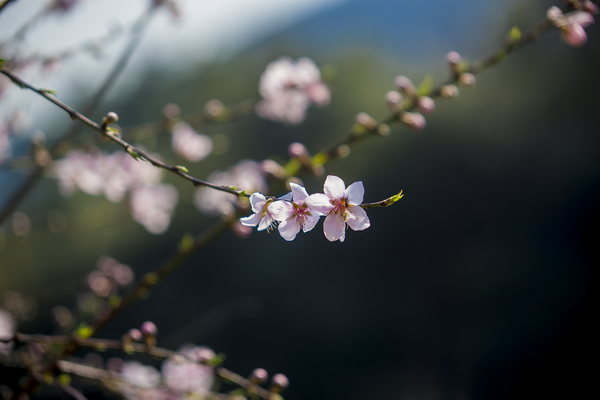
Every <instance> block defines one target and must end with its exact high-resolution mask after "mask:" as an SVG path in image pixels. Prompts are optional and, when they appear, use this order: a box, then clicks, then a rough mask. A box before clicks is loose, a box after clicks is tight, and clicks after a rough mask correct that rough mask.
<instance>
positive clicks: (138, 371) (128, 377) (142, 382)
mask: <svg viewBox="0 0 600 400" xmlns="http://www.w3.org/2000/svg"><path fill="white" fill-rule="evenodd" d="M121 374H122V375H123V379H125V381H126V382H127V383H129V384H131V385H134V386H137V387H139V388H144V389H150V388H154V387H156V386H158V384H159V383H160V373H159V372H158V371H157V370H156V368H154V367H152V366H150V365H144V364H141V363H139V362H137V361H128V362H126V363H125V364H123V367H121Z"/></svg>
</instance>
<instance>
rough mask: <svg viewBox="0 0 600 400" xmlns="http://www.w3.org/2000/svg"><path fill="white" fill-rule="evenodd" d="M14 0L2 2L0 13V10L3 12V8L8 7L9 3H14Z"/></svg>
mask: <svg viewBox="0 0 600 400" xmlns="http://www.w3.org/2000/svg"><path fill="white" fill-rule="evenodd" d="M14 1H16V0H4V1H3V2H2V3H0V12H2V10H4V7H6V6H7V5H9V4H10V3H12V2H14Z"/></svg>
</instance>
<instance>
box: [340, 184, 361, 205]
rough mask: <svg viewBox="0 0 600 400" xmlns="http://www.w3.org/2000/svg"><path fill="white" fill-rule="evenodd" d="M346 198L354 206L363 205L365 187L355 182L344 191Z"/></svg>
mask: <svg viewBox="0 0 600 400" xmlns="http://www.w3.org/2000/svg"><path fill="white" fill-rule="evenodd" d="M344 197H345V198H347V199H348V203H349V204H350V205H352V206H357V205H359V204H362V201H363V198H364V197H365V187H364V186H363V183H362V182H360V181H359V182H354V183H353V184H352V185H350V186H348V189H346V190H345V191H344Z"/></svg>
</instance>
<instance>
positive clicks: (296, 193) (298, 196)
mask: <svg viewBox="0 0 600 400" xmlns="http://www.w3.org/2000/svg"><path fill="white" fill-rule="evenodd" d="M290 187H291V188H292V195H293V198H294V202H296V203H298V202H299V201H303V200H304V199H306V198H307V197H308V192H307V191H306V189H304V187H302V186H300V185H298V184H297V183H294V182H290Z"/></svg>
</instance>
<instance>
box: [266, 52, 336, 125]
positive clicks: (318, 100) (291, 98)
mask: <svg viewBox="0 0 600 400" xmlns="http://www.w3.org/2000/svg"><path fill="white" fill-rule="evenodd" d="M258 91H259V92H260V95H261V96H262V97H263V100H261V101H259V102H258V103H257V104H256V113H257V114H258V115H259V116H260V117H263V118H267V119H270V120H273V121H278V122H284V123H287V124H299V123H300V122H302V121H304V118H305V117H306V110H307V109H308V107H310V105H311V104H317V105H319V106H326V105H327V104H329V102H330V100H331V94H330V92H329V88H328V87H327V85H326V84H325V83H324V82H323V81H322V80H321V72H320V71H319V68H318V67H317V66H316V65H315V63H314V62H313V61H312V60H311V59H310V58H306V57H303V58H300V59H298V61H294V60H292V59H291V58H289V57H281V58H279V59H278V60H276V61H273V62H271V63H269V65H267V68H266V70H265V71H264V72H263V73H262V75H261V76H260V81H259V83H258Z"/></svg>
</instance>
